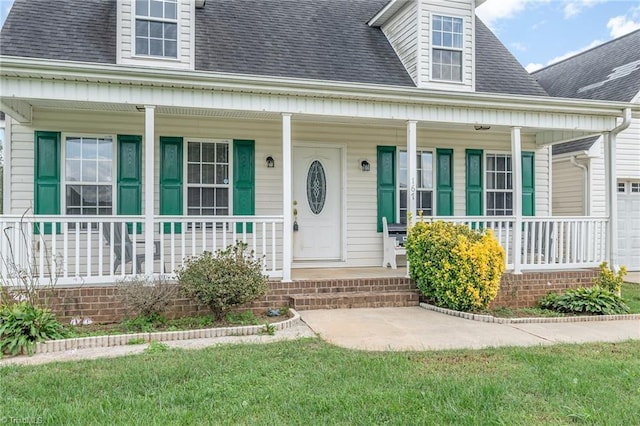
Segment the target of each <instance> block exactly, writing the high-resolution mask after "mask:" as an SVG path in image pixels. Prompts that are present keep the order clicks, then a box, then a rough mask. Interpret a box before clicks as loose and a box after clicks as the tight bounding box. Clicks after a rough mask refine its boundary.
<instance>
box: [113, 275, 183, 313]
mask: <svg viewBox="0 0 640 426" xmlns="http://www.w3.org/2000/svg"><path fill="white" fill-rule="evenodd" d="M117 288H118V293H119V294H120V296H121V297H122V301H123V303H124V305H125V306H126V307H127V309H128V310H129V311H130V313H132V314H134V315H142V316H147V317H149V316H152V315H161V314H163V313H164V312H165V311H166V309H167V306H169V303H171V301H172V300H173V299H174V298H175V297H176V296H177V295H178V286H177V285H176V284H174V283H170V282H168V281H167V280H165V279H157V280H154V281H148V280H146V279H144V278H131V279H126V280H123V281H120V282H119V283H118V284H117Z"/></svg>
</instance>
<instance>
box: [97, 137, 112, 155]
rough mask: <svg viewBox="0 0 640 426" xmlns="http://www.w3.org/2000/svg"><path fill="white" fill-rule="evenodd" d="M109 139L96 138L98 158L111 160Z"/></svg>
mask: <svg viewBox="0 0 640 426" xmlns="http://www.w3.org/2000/svg"><path fill="white" fill-rule="evenodd" d="M111 146H112V145H111V139H99V140H98V158H100V159H103V160H111V159H112V158H113V150H112V149H111Z"/></svg>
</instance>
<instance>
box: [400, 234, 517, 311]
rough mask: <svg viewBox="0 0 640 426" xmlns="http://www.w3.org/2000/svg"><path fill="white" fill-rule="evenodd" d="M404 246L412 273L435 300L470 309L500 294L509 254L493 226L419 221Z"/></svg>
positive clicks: (437, 303)
mask: <svg viewBox="0 0 640 426" xmlns="http://www.w3.org/2000/svg"><path fill="white" fill-rule="evenodd" d="M405 247H406V249H407V260H408V261H409V265H410V266H409V273H410V275H411V278H413V279H414V280H415V281H416V285H417V286H418V288H419V289H420V291H422V293H423V294H424V295H425V296H427V297H428V298H429V299H431V300H432V301H433V302H434V303H435V304H436V305H438V306H443V307H446V308H449V309H455V310H459V311H472V310H477V309H483V308H486V307H487V306H488V305H489V303H490V302H491V301H492V300H493V299H494V298H495V297H496V295H497V294H498V289H499V287H500V278H501V277H502V274H503V272H504V268H505V260H504V256H505V254H504V249H503V248H502V247H501V246H500V244H498V241H497V240H496V239H495V238H494V237H493V233H492V232H491V230H471V229H469V228H468V227H467V226H465V225H456V224H452V223H445V222H442V221H438V222H423V221H418V222H417V223H416V224H415V225H414V226H412V227H411V228H410V229H409V232H408V234H407V242H406V244H405Z"/></svg>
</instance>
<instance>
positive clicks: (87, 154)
mask: <svg viewBox="0 0 640 426" xmlns="http://www.w3.org/2000/svg"><path fill="white" fill-rule="evenodd" d="M82 158H84V159H95V158H98V141H97V140H96V139H89V138H84V139H82Z"/></svg>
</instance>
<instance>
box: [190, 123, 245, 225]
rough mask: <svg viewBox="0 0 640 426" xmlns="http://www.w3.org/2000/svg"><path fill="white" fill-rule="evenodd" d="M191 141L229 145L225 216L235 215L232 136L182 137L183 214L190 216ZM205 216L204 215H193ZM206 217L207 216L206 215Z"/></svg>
mask: <svg viewBox="0 0 640 426" xmlns="http://www.w3.org/2000/svg"><path fill="white" fill-rule="evenodd" d="M189 142H198V143H226V144H227V146H228V159H229V170H228V179H229V183H228V188H229V206H228V210H229V212H228V213H227V214H226V215H225V216H233V139H231V138H224V139H219V138H191V137H188V136H183V137H182V152H183V155H182V182H183V185H182V186H183V188H182V215H183V216H185V217H188V216H189ZM193 217H195V218H197V217H203V216H193ZM204 217H206V216H204Z"/></svg>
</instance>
